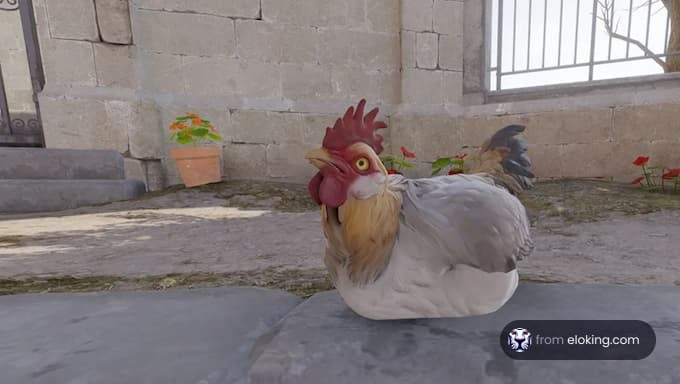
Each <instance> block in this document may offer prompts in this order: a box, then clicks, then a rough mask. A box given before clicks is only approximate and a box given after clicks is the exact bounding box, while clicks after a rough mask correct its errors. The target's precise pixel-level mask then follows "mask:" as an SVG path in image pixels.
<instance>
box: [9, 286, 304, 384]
mask: <svg viewBox="0 0 680 384" xmlns="http://www.w3.org/2000/svg"><path fill="white" fill-rule="evenodd" d="M300 300H301V299H299V298H298V297H295V296H293V295H290V294H287V293H284V292H280V291H272V290H264V289H257V288H219V289H200V290H172V291H166V292H116V293H96V294H43V295H18V296H5V297H0V340H2V353H1V354H0V372H2V374H1V375H2V382H3V383H12V384H28V383H31V384H54V383H89V384H104V383H106V384H109V383H150V384H151V383H159V384H160V383H204V384H218V383H219V384H223V383H243V382H244V381H243V378H244V377H245V376H246V371H247V368H248V353H249V351H250V349H251V347H252V345H253V343H254V341H255V339H256V338H257V337H259V336H260V335H262V334H263V333H264V332H266V331H267V329H269V328H270V327H271V326H273V325H274V324H275V323H276V322H277V321H279V319H280V318H281V317H283V316H284V315H285V314H286V313H287V312H288V311H290V310H291V309H292V308H293V307H294V306H295V305H297V304H298V303H299V302H300Z"/></svg>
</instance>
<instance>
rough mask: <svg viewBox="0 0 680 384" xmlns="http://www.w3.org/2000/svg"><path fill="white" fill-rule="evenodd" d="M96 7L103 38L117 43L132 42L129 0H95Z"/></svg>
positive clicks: (108, 41)
mask: <svg viewBox="0 0 680 384" xmlns="http://www.w3.org/2000/svg"><path fill="white" fill-rule="evenodd" d="M95 8H96V10H97V24H98V25H99V32H100V33H101V38H102V40H104V41H105V42H107V43H115V44H130V43H132V28H131V27H130V10H129V5H128V1H127V0H95Z"/></svg>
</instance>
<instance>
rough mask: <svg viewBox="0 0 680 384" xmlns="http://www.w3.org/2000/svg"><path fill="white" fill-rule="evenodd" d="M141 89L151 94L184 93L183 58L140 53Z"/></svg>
mask: <svg viewBox="0 0 680 384" xmlns="http://www.w3.org/2000/svg"><path fill="white" fill-rule="evenodd" d="M139 61H140V63H139V64H140V65H139V68H140V71H139V83H140V87H141V88H142V89H143V90H144V91H146V92H149V93H160V94H163V93H176V94H177V93H179V94H182V93H184V82H183V81H182V57H181V56H179V55H168V54H160V53H140V55H139Z"/></svg>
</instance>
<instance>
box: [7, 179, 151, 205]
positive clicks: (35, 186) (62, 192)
mask: <svg viewBox="0 0 680 384" xmlns="http://www.w3.org/2000/svg"><path fill="white" fill-rule="evenodd" d="M145 192H146V187H145V185H144V182H142V181H140V180H48V179H44V180H26V179H23V180H21V179H18V180H0V213H29V212H46V211H60V210H64V209H71V208H78V207H83V206H88V205H95V204H103V203H110V202H113V201H120V200H128V199H133V198H135V197H139V196H141V195H143V194H144V193H145Z"/></svg>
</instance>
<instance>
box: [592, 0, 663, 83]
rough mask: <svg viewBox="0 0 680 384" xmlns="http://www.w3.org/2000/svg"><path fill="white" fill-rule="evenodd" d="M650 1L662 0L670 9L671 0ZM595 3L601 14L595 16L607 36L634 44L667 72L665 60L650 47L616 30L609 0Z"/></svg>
mask: <svg viewBox="0 0 680 384" xmlns="http://www.w3.org/2000/svg"><path fill="white" fill-rule="evenodd" d="M650 1H652V2H656V1H662V2H663V4H664V6H665V7H666V8H667V9H670V1H671V0H650ZM597 3H598V5H599V6H600V7H601V15H600V16H597V18H598V19H600V20H602V23H603V24H604V28H605V30H606V31H607V33H608V34H609V36H611V37H613V38H615V39H619V40H622V41H625V42H628V43H631V44H634V45H635V46H637V47H638V48H640V50H642V52H644V54H645V56H649V57H650V58H651V59H652V60H654V61H655V62H656V63H657V64H658V65H659V66H660V67H661V68H663V70H664V72H669V67H668V64H667V63H666V62H665V61H663V60H661V58H660V57H658V56H656V54H655V53H654V52H652V50H651V49H649V48H647V46H646V45H644V44H643V43H642V42H640V41H639V40H636V39H634V38H632V37H628V36H624V35H622V34H620V33H618V32H617V30H618V22H617V23H616V26H615V27H613V26H612V18H613V17H614V8H613V6H612V5H611V4H610V3H609V0H597ZM610 12H611V16H610Z"/></svg>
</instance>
